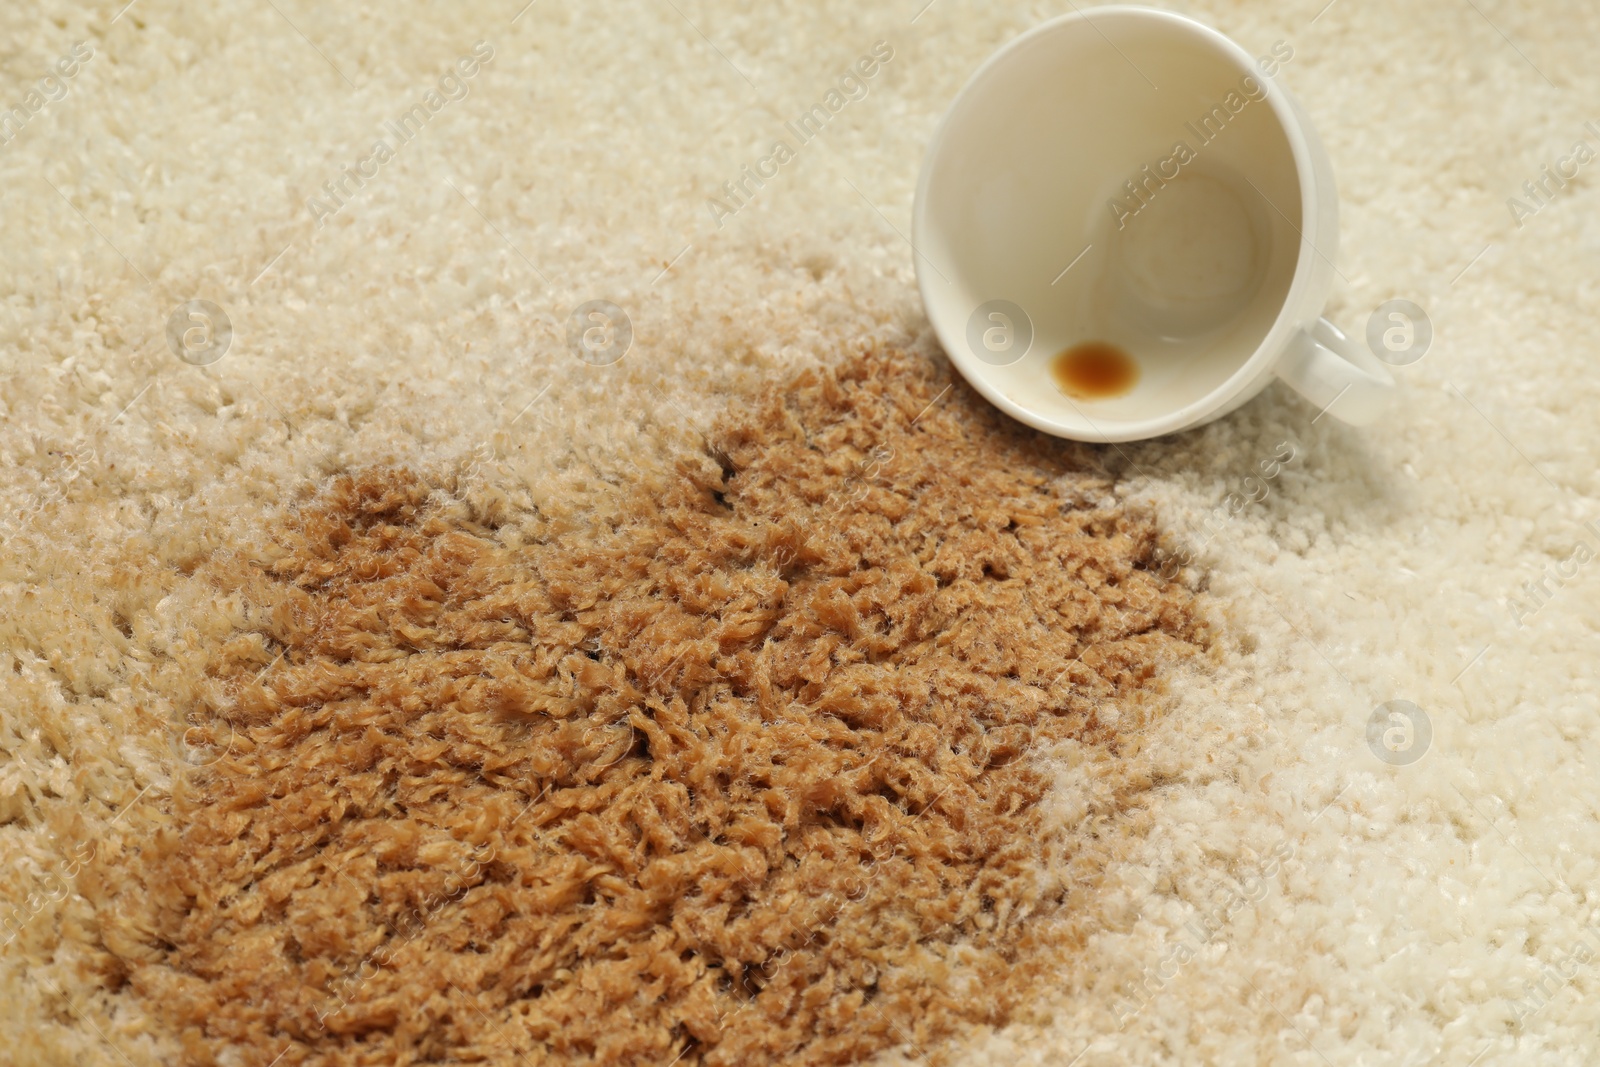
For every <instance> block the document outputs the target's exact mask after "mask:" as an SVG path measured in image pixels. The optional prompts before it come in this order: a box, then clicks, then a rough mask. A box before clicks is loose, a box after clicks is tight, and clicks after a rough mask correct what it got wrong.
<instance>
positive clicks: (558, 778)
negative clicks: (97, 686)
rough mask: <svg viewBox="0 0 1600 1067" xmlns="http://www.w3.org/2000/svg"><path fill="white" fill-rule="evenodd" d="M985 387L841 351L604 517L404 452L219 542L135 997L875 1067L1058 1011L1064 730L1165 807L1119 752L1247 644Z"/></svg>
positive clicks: (168, 1017) (107, 918)
mask: <svg viewBox="0 0 1600 1067" xmlns="http://www.w3.org/2000/svg"><path fill="white" fill-rule="evenodd" d="M947 373H948V372H947V371H942V370H940V369H937V368H935V367H933V366H930V365H929V364H928V363H927V362H926V361H925V360H922V359H919V358H915V357H912V356H907V355H904V354H900V353H895V352H876V353H869V354H866V355H864V356H863V357H862V358H860V359H858V360H852V361H850V362H848V363H847V364H844V365H842V366H840V367H838V368H835V369H828V370H811V371H807V372H804V373H802V374H800V375H799V376H798V377H797V378H795V379H793V380H791V381H789V382H787V383H784V384H783V385H781V386H775V387H773V388H771V389H770V390H768V391H767V392H765V393H764V394H762V395H760V396H757V397H755V398H753V399H751V401H750V402H749V403H748V404H747V405H745V406H743V407H740V408H737V409H735V410H733V411H731V412H730V413H729V414H728V415H727V416H725V417H724V418H723V419H722V420H721V422H720V423H719V424H717V425H716V426H715V427H714V428H713V429H712V431H711V432H710V433H709V435H708V436H707V439H706V441H705V443H704V447H703V448H701V449H698V450H696V451H693V452H691V453H689V454H686V455H684V456H682V457H681V458H680V459H679V460H678V461H677V462H676V465H675V466H672V467H671V468H669V469H667V471H666V473H661V474H656V475H645V474H641V475H640V476H639V478H638V479H637V481H636V482H635V483H634V484H633V485H631V486H630V487H629V488H628V489H627V491H626V494H627V495H626V498H625V500H626V503H625V506H624V507H623V508H622V510H621V511H620V512H619V514H620V515H621V519H620V520H619V521H614V522H612V521H608V522H604V523H601V522H597V523H595V524H594V525H593V526H591V527H589V528H587V529H585V530H581V531H578V532H570V531H569V532H567V533H566V534H564V535H562V536H555V537H549V538H545V539H533V540H529V539H526V538H523V537H519V536H512V535H511V534H510V532H509V531H511V530H513V529H515V526H514V524H512V523H510V522H509V521H508V518H507V516H506V514H505V513H504V509H503V508H500V507H494V506H488V505H482V504H474V503H471V502H470V501H471V499H472V497H471V495H470V494H468V493H466V492H464V491H463V488H462V485H461V484H460V482H459V479H458V477H457V476H456V475H453V474H449V473H438V472H426V471H413V470H407V469H397V468H371V469H365V470H361V471H358V472H353V473H349V474H346V475H342V476H339V477H337V478H335V479H334V480H333V481H332V482H331V483H330V484H329V485H327V486H326V487H325V488H324V489H323V490H322V491H321V492H320V493H319V494H318V495H317V496H316V497H315V498H314V499H312V500H310V501H308V502H306V503H305V504H303V505H302V506H301V507H299V508H297V509H294V510H293V511H291V512H288V513H286V514H284V515H283V516H281V517H280V518H279V519H278V520H277V525H276V528H275V530H274V532H273V535H272V538H271V540H272V541H273V542H274V543H275V545H276V547H275V549H274V550H273V551H272V552H271V553H259V552H251V553H246V552H234V553H226V552H225V553H220V554H218V556H217V557H216V558H214V559H213V560H212V561H210V562H209V563H207V564H206V565H205V566H204V567H203V568H202V569H201V571H200V572H198V573H197V575H196V580H200V581H205V582H209V583H211V584H212V585H213V586H214V588H215V590H216V597H217V603H218V605H219V610H222V606H223V605H226V608H227V610H229V611H233V612H235V613H236V614H237V615H238V617H239V618H240V620H241V621H240V624H239V626H238V631H237V635H236V637H235V638H234V639H233V640H232V641H230V642H228V643H227V644H226V645H225V646H223V647H222V648H221V649H219V650H218V652H217V654H216V655H215V656H213V657H212V660H211V663H212V666H211V668H210V671H211V674H212V678H211V679H210V680H211V681H212V682H214V683H216V684H217V685H220V686H221V687H222V688H223V690H225V691H226V692H227V694H228V698H227V699H226V700H224V701H220V702H218V706H217V707H216V708H214V709H197V710H196V713H195V714H196V719H195V721H196V722H197V723H200V724H201V725H200V726H199V727H198V731H197V732H196V733H195V734H194V738H195V740H196V742H197V743H198V744H199V745H200V746H201V750H203V751H213V752H215V753H220V756H219V757H218V758H215V759H214V761H212V762H208V765H207V766H205V767H203V768H201V769H199V770H197V771H195V772H194V773H192V774H190V775H189V776H188V777H187V778H186V779H184V780H183V781H182V783H181V785H180V786H179V787H178V788H176V789H175V791H174V793H173V795H172V797H171V799H170V801H169V802H167V803H166V805H165V808H166V810H165V811H164V812H163V814H162V817H161V818H160V819H151V820H148V824H147V826H146V829H145V830H143V831H141V832H142V833H143V834H144V837H143V839H142V840H139V841H137V842H135V843H134V844H133V845H131V846H130V847H128V848H126V849H123V850H120V851H119V852H118V854H117V855H116V857H115V858H114V861H112V860H107V862H105V863H104V864H103V865H102V867H101V869H100V870H99V871H98V872H97V874H96V877H98V878H99V879H101V880H102V882H103V885H104V888H103V890H102V891H100V892H98V893H97V894H96V897H97V900H98V901H99V902H100V904H99V912H98V927H99V938H100V941H101V943H102V945H103V949H104V951H103V955H102V958H103V965H104V968H105V970H106V972H107V977H108V981H110V982H112V983H114V984H116V985H118V986H124V985H125V986H128V987H131V991H132V992H133V994H134V995H136V996H138V997H139V998H141V999H142V1000H143V1001H144V1002H145V1004H146V1005H147V1011H148V1012H149V1013H150V1015H151V1017H152V1018H153V1019H154V1020H156V1021H158V1022H159V1023H160V1025H162V1026H165V1027H170V1028H171V1030H172V1032H173V1033H174V1034H175V1035H176V1036H177V1037H178V1038H179V1039H180V1040H181V1042H182V1044H183V1047H184V1048H185V1050H186V1054H187V1057H188V1058H189V1059H190V1060H191V1061H192V1062H195V1063H208V1062H226V1063H240V1064H257V1063H259V1064H267V1063H269V1062H273V1061H274V1059H275V1058H276V1057H279V1056H280V1055H281V1056H282V1058H281V1059H279V1060H277V1062H278V1063H280V1064H282V1065H285V1067H287V1065H293V1064H302V1063H306V1064H312V1063H314V1064H329V1065H331V1064H367V1063H372V1064H378V1063H383V1064H389V1063H416V1062H485V1063H504V1064H511V1063H527V1064H544V1063H551V1064H555V1063H560V1064H586V1063H594V1064H601V1063H604V1064H631V1063H639V1064H645V1063H649V1064H656V1065H665V1064H668V1063H672V1062H674V1059H675V1057H676V1058H677V1059H676V1062H678V1063H683V1064H686V1065H687V1064H727V1065H733V1064H750V1063H774V1062H783V1063H795V1064H833V1063H848V1062H854V1061H857V1060H860V1059H861V1058H863V1057H865V1056H868V1055H870V1054H872V1053H874V1052H876V1051H879V1050H881V1049H884V1048H886V1047H889V1046H896V1045H909V1046H910V1047H911V1048H912V1049H913V1050H914V1051H919V1052H920V1051H925V1050H927V1049H928V1048H929V1047H930V1046H933V1045H934V1044H935V1043H936V1042H938V1041H939V1040H940V1039H941V1038H943V1037H945V1036H947V1035H949V1034H952V1033H954V1032H956V1031H957V1030H959V1029H960V1028H962V1027H964V1026H969V1025H973V1024H978V1025H983V1024H988V1025H1001V1024H1004V1023H1005V1022H1007V1021H1008V1020H1010V1019H1012V1018H1015V1017H1017V1015H1018V1013H1019V1012H1021V1011H1022V1010H1023V1009H1024V1008H1025V1006H1026V1005H1027V1004H1028V1003H1029V1002H1030V998H1033V997H1035V996H1036V995H1037V992H1038V990H1037V988H1036V987H1037V986H1038V985H1039V984H1040V983H1041V982H1046V981H1048V980H1049V975H1050V974H1051V973H1052V968H1054V967H1056V966H1058V964H1059V960H1060V959H1061V957H1062V954H1063V953H1066V952H1070V950H1071V948H1072V945H1073V934H1072V929H1073V928H1072V926H1071V923H1070V922H1065V923H1064V922H1062V921H1061V919H1062V917H1063V916H1064V915H1065V916H1068V917H1070V913H1071V911H1072V909H1073V907H1074V902H1075V901H1076V900H1079V899H1081V894H1082V893H1084V892H1087V891H1088V890H1089V889H1090V888H1091V887H1092V884H1093V881H1094V878H1095V875H1096V871H1097V869H1098V863H1099V860H1098V859H1097V858H1096V857H1097V855H1098V854H1097V853H1096V852H1095V850H1094V848H1093V842H1092V841H1091V840H1090V839H1089V838H1090V836H1091V835H1090V834H1089V833H1088V832H1087V831H1085V830H1083V829H1082V828H1078V827H1073V826H1060V825H1053V824H1051V823H1049V822H1047V820H1046V819H1045V816H1044V813H1043V807H1042V806H1041V804H1040V801H1041V799H1042V798H1043V797H1044V796H1045V795H1046V793H1047V791H1048V790H1049V788H1050V785H1051V782H1052V773H1053V772H1052V770H1051V767H1050V765H1049V764H1048V762H1046V761H1045V760H1044V758H1043V757H1044V756H1046V755H1048V754H1049V753H1050V752H1052V751H1053V750H1055V749H1056V748H1057V747H1058V746H1060V745H1061V744H1063V743H1068V742H1076V743H1077V744H1078V745H1079V746H1083V747H1086V748H1088V749H1092V750H1094V751H1095V752H1098V753H1100V754H1101V755H1102V756H1104V757H1106V758H1104V759H1102V760H1101V762H1100V763H1099V764H1097V765H1098V766H1101V767H1103V768H1104V770H1103V771H1101V772H1100V773H1103V774H1105V775H1107V776H1108V777H1109V778H1111V779H1114V780H1112V781H1109V782H1108V783H1107V786H1106V795H1108V796H1111V797H1113V798H1114V800H1113V807H1114V808H1115V809H1117V810H1124V809H1126V808H1129V807H1132V806H1136V805H1137V804H1138V797H1139V793H1140V792H1141V791H1142V790H1144V789H1147V788H1148V787H1149V782H1148V780H1147V779H1146V778H1144V777H1141V775H1140V773H1139V772H1138V771H1137V770H1136V769H1134V768H1133V764H1132V761H1127V766H1128V768H1129V769H1127V770H1125V771H1124V770H1119V768H1120V767H1122V766H1123V764H1124V761H1122V760H1120V759H1119V758H1118V757H1119V756H1120V754H1122V753H1124V752H1128V753H1131V752H1132V751H1133V750H1134V749H1136V748H1137V743H1138V736H1137V735H1138V732H1139V730H1141V729H1142V728H1143V724H1144V723H1145V722H1147V721H1148V719H1149V717H1150V716H1151V715H1154V714H1156V713H1157V710H1158V705H1159V701H1158V700H1155V699H1153V698H1152V694H1155V693H1158V691H1159V685H1158V683H1159V674H1160V670H1161V668H1162V666H1163V664H1165V663H1167V662H1169V661H1170V660H1172V659H1174V658H1176V657H1181V656H1185V655H1188V654H1191V653H1192V652H1194V651H1195V650H1196V649H1197V648H1198V647H1199V646H1200V645H1201V644H1203V640H1204V639H1203V634H1202V633H1201V630H1200V627H1199V624H1198V623H1197V622H1196V618H1195V614H1194V604H1193V602H1192V598H1191V596H1190V594H1189V593H1188V592H1186V591H1185V590H1184V589H1183V588H1182V587H1180V586H1179V585H1177V584H1175V583H1173V582H1170V581H1167V580H1165V579H1163V578H1162V577H1161V576H1160V575H1159V574H1157V573H1155V572H1154V571H1152V570H1150V569H1148V568H1147V566H1146V564H1147V563H1148V561H1149V559H1150V556H1151V553H1152V550H1153V548H1154V546H1155V543H1156V538H1157V530H1156V527H1155V525H1154V523H1153V521H1152V519H1151V518H1150V517H1149V516H1148V515H1146V514H1142V513H1140V512H1138V511H1136V510H1132V509H1128V508H1126V507H1124V506H1122V505H1120V504H1119V503H1118V502H1117V501H1116V499H1115V497H1114V495H1113V494H1112V492H1111V490H1112V489H1113V483H1112V482H1111V480H1110V479H1109V478H1108V477H1107V476H1106V475H1104V474H1103V473H1097V472H1096V469H1095V452H1094V450H1092V449H1090V448H1088V447H1086V446H1077V445H1071V444H1068V443H1065V442H1059V441H1055V440H1052V439H1049V438H1045V437H1042V436H1039V435H1036V434H1034V433H1032V432H1030V431H1027V430H1025V429H1023V428H1021V427H1019V426H1016V425H1014V424H1011V423H1009V422H1007V421H1006V420H1004V419H1003V418H1002V417H1001V416H999V415H997V414H996V413H995V412H993V411H992V409H990V408H989V407H988V406H987V405H985V404H984V403H983V402H982V401H981V400H980V399H978V398H977V397H976V396H975V395H974V394H972V393H971V392H970V391H969V390H967V389H966V388H965V386H963V385H960V384H954V385H951V387H950V388H949V390H948V392H947V393H942V390H944V389H945V387H946V386H947V385H950V384H951V383H949V381H948V379H947V377H946V375H947ZM1112 709H1116V710H1115V711H1114V712H1113V710H1112ZM206 745H210V746H212V748H211V749H206V747H205V746H206ZM1119 775H1120V776H1121V777H1118V776H1119ZM1116 813H1117V812H1116V811H1115V810H1114V811H1112V812H1111V813H1110V815H1111V816H1112V817H1114V816H1115V815H1116Z"/></svg>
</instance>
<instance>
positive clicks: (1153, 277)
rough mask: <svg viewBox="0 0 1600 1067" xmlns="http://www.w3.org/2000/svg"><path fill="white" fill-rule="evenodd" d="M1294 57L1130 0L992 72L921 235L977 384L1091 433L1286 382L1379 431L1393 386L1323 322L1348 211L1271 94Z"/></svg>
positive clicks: (1143, 432) (1010, 404) (1188, 424)
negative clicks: (1248, 46) (1258, 50)
mask: <svg viewBox="0 0 1600 1067" xmlns="http://www.w3.org/2000/svg"><path fill="white" fill-rule="evenodd" d="M1293 54H1294V53H1293V49H1292V48H1289V47H1288V46H1287V45H1285V44H1283V43H1281V42H1280V43H1279V44H1278V45H1275V46H1274V48H1273V49H1272V51H1271V52H1269V53H1268V54H1265V55H1263V56H1261V57H1259V58H1258V57H1253V56H1251V55H1250V54H1249V53H1248V52H1246V51H1245V50H1244V49H1243V48H1241V47H1240V46H1239V45H1237V44H1235V43H1234V42H1233V41H1231V40H1229V39H1228V38H1227V37H1225V36H1223V35H1222V34H1220V33H1218V32H1216V31H1215V30H1212V29H1210V28H1209V27H1206V26H1204V25H1202V24H1200V23H1198V22H1196V21H1194V20H1192V19H1189V18H1185V17H1183V16H1181V15H1175V14H1172V13H1170V12H1165V11H1157V10H1153V9H1149V8H1139V7H1123V6H1113V7H1100V8H1094V9H1092V10H1089V11H1085V12H1080V13H1075V14H1071V15H1065V16H1062V17H1060V18H1057V19H1053V20H1051V21H1049V22H1046V23H1044V24H1042V25H1040V26H1038V27H1035V28H1034V29H1032V30H1030V31H1028V32H1027V33H1024V34H1022V35H1021V36H1020V37H1018V38H1017V39H1015V40H1013V41H1012V42H1010V43H1009V44H1007V45H1006V46H1005V47H1003V48H1001V49H1000V50H999V51H998V52H996V53H995V54H994V55H993V56H992V57H990V59H989V60H988V61H987V62H986V63H984V64H983V66H981V67H980V68H979V69H978V71H977V73H976V74H974V75H973V77H972V79H971V80H970V81H969V82H968V83H967V85H966V86H965V87H964V88H963V89H962V90H961V93H960V94H959V95H958V96H957V98H956V100H955V102H954V104H952V105H951V107H950V110H949V112H948V113H947V114H946V115H945V117H944V120H943V122H942V124H941V125H940V127H939V130H938V132H937V133H936V134H935V136H934V138H933V142H932V143H931V145H930V146H929V148H928V152H927V156H926V158H925V160H924V162H923V167H922V174H921V178H920V180H919V182H918V187H917V199H916V207H915V212H914V219H913V244H914V245H915V246H916V248H917V252H918V255H917V257H916V266H917V280H918V284H919V286H920V288H921V290H922V298H923V303H924V305H925V307H926V308H927V312H928V317H929V319H930V321H931V322H932V324H933V327H934V330H935V332H936V333H937V334H938V336H939V339H940V341H941V342H942V343H943V344H944V347H945V349H946V351H947V352H948V353H949V355H950V358H951V360H952V362H954V363H955V365H956V367H957V368H958V369H959V370H960V371H961V373H962V374H963V375H964V376H965V377H966V378H967V380H968V381H969V382H971V383H972V385H973V386H974V387H975V388H976V389H977V390H978V391H979V392H980V393H982V394H983V395H984V396H985V397H987V398H988V399H989V400H990V401H992V402H993V403H994V404H995V405H996V406H998V407H999V408H1000V409H1001V410H1003V411H1005V412H1007V413H1008V414H1010V415H1011V416H1013V417H1014V418H1017V419H1020V420H1021V421H1023V422H1025V423H1028V424H1029V425H1031V426H1034V427H1037V428H1038V429H1041V430H1044V431H1045V432H1047V433H1052V434H1056V435H1057V436H1061V437H1070V438H1075V439H1077V440H1082V441H1131V440H1139V439H1142V438H1147V437H1157V436H1160V435H1162V434H1167V433H1174V432H1176V431H1179V430H1186V429H1191V428H1193V427H1195V426H1199V425H1202V424H1204V423H1206V422H1210V421H1211V420H1212V419H1216V418H1219V417H1221V416H1223V415H1225V414H1227V413H1228V412H1230V411H1233V410H1234V409H1235V408H1237V407H1239V406H1240V405H1241V404H1244V403H1245V402H1246V401H1248V400H1249V399H1250V398H1251V397H1253V396H1255V395H1256V394H1257V393H1259V392H1260V391H1261V390H1262V389H1263V388H1265V387H1266V385H1267V383H1268V382H1269V381H1271V380H1272V378H1273V377H1279V378H1282V379H1283V380H1284V381H1285V382H1286V383H1288V384H1289V385H1290V386H1291V387H1293V388H1294V389H1295V390H1297V391H1298V392H1300V393H1301V394H1302V395H1303V396H1305V397H1306V398H1307V399H1308V400H1309V401H1311V403H1313V404H1315V405H1316V406H1317V407H1318V408H1320V409H1323V410H1325V411H1327V412H1328V414H1330V415H1333V416H1335V417H1337V418H1339V419H1341V420H1343V421H1345V422H1348V423H1352V424H1355V425H1362V424H1365V423H1369V422H1371V421H1372V420H1374V419H1375V418H1377V416H1378V415H1379V414H1380V412H1381V411H1382V409H1383V407H1384V405H1385V403H1386V402H1387V400H1388V398H1389V396H1390V395H1391V394H1392V392H1393V386H1394V380H1393V378H1392V377H1391V376H1390V375H1389V372H1388V370H1387V368H1385V367H1384V365H1383V364H1382V363H1381V362H1380V361H1379V360H1378V359H1376V357H1374V356H1373V355H1372V354H1371V353H1370V352H1368V351H1367V350H1366V348H1365V347H1363V346H1362V345H1360V344H1358V343H1357V342H1355V341H1353V340H1351V339H1350V338H1348V337H1346V336H1345V335H1344V334H1343V333H1342V332H1341V331H1340V330H1338V329H1337V328H1336V327H1335V326H1334V325H1333V324H1332V323H1330V322H1328V320H1326V319H1324V318H1322V317H1321V316H1322V311H1323V308H1324V306H1325V305H1326V304H1327V301H1328V296H1329V294H1330V292H1331V291H1332V288H1333V279H1334V276H1335V274H1336V273H1337V271H1336V268H1335V266H1334V259H1335V256H1336V254H1337V246H1338V229H1339V225H1338V201H1337V192H1336V190H1335V188H1334V180H1333V168H1332V165H1331V164H1330V162H1329V160H1328V154H1327V151H1326V150H1325V149H1324V148H1323V146H1322V143H1321V141H1320V140H1318V138H1317V135H1316V131H1315V130H1314V129H1313V128H1312V126H1311V122H1310V120H1309V119H1308V118H1307V116H1306V114H1305V112H1304V111H1303V110H1302V109H1301V108H1300V106H1299V104H1297V103H1296V102H1295V100H1294V99H1293V98H1292V97H1291V96H1290V95H1289V93H1288V91H1287V90H1285V89H1284V88H1283V87H1282V86H1281V85H1278V84H1277V82H1276V81H1275V80H1274V77H1275V75H1276V74H1277V72H1278V69H1279V67H1280V66H1281V65H1282V63H1284V62H1286V61H1287V60H1288V59H1290V58H1292V56H1293Z"/></svg>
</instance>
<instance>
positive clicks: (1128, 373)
mask: <svg viewBox="0 0 1600 1067" xmlns="http://www.w3.org/2000/svg"><path fill="white" fill-rule="evenodd" d="M1050 375H1051V377H1052V378H1054V379H1055V382H1056V385H1057V386H1059V387H1060V389H1061V391H1062V392H1063V393H1066V394H1067V395H1068V396H1070V397H1072V398H1074V399H1076V400H1107V399H1110V398H1111V397H1114V396H1122V395H1123V394H1125V393H1127V392H1129V391H1130V390H1131V389H1133V387H1134V386H1135V385H1137V384H1139V364H1138V363H1136V362H1135V361H1134V358H1133V357H1132V356H1130V355H1128V353H1127V352H1125V351H1123V350H1122V349H1121V348H1119V347H1117V346H1116V345H1114V344H1111V343H1110V342H1107V341H1084V342H1082V343H1080V344H1075V345H1073V346H1072V347H1071V348H1067V349H1064V350H1063V351H1061V352H1060V353H1058V354H1057V355H1056V357H1055V358H1054V359H1053V360H1051V361H1050Z"/></svg>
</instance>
